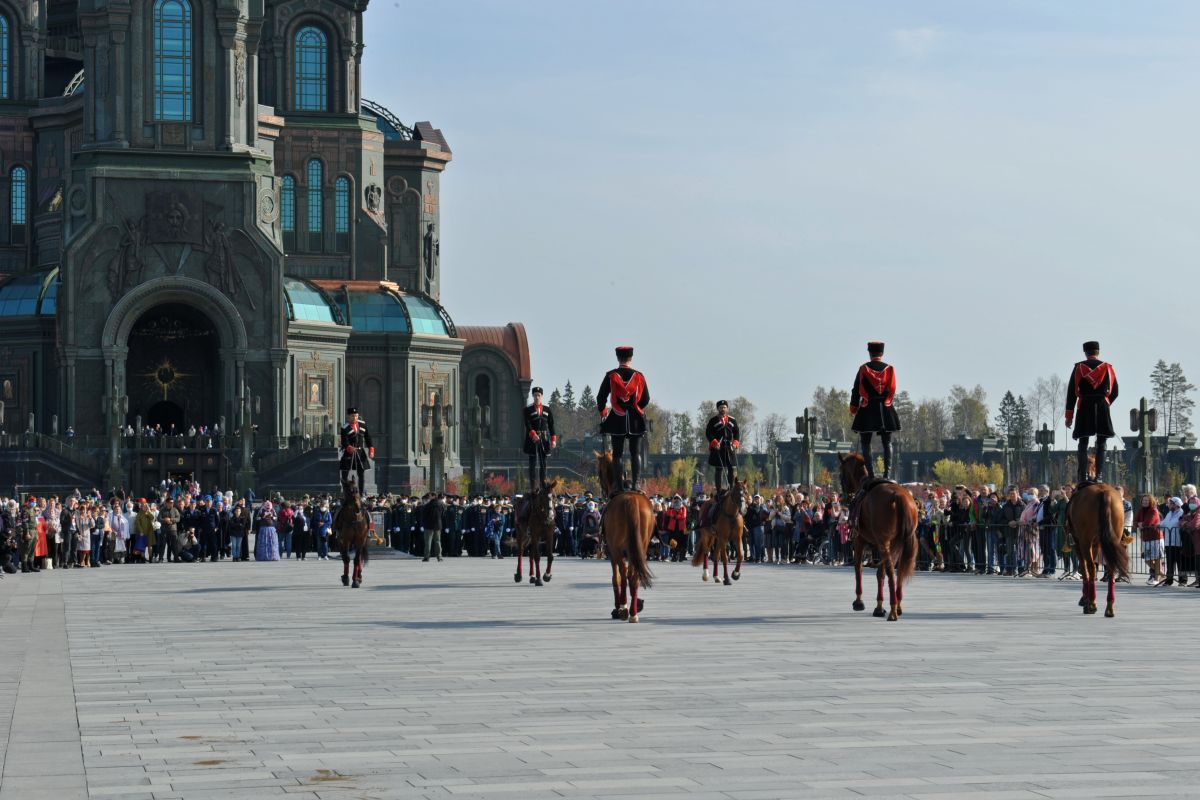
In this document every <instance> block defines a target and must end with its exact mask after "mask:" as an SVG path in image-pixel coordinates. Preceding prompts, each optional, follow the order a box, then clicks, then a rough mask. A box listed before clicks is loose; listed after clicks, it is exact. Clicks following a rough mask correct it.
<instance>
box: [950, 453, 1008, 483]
mask: <svg viewBox="0 0 1200 800" xmlns="http://www.w3.org/2000/svg"><path fill="white" fill-rule="evenodd" d="M933 474H934V476H935V477H936V478H937V480H938V483H940V484H942V485H943V486H959V485H962V486H969V487H978V486H983V485H985V484H989V483H990V484H995V485H996V486H999V485H1000V484H1002V483H1003V482H1004V467H1002V466H1000V465H999V464H966V463H963V462H962V461H958V460H956V459H952V458H943V459H941V460H940V461H938V462H937V463H935V464H934V465H933Z"/></svg>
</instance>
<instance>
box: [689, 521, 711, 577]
mask: <svg viewBox="0 0 1200 800" xmlns="http://www.w3.org/2000/svg"><path fill="white" fill-rule="evenodd" d="M710 549H712V528H699V529H697V530H696V552H694V553H692V566H693V567H698V566H700V565H701V564H702V563H704V560H705V559H707V558H708V551H709V550H710Z"/></svg>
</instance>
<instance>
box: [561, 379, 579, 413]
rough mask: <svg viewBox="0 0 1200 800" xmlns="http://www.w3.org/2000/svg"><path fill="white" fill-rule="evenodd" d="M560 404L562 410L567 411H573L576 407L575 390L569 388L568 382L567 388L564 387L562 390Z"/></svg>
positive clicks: (568, 382) (568, 383) (569, 383)
mask: <svg viewBox="0 0 1200 800" xmlns="http://www.w3.org/2000/svg"><path fill="white" fill-rule="evenodd" d="M562 404H563V408H565V409H567V410H568V411H574V410H575V408H576V406H575V390H574V389H572V388H571V382H570V381H567V386H566V388H564V389H563V393H562Z"/></svg>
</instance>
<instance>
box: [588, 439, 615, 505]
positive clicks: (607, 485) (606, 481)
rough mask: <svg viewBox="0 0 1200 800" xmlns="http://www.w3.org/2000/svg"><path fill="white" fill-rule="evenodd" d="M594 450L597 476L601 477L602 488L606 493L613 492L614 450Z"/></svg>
mask: <svg viewBox="0 0 1200 800" xmlns="http://www.w3.org/2000/svg"><path fill="white" fill-rule="evenodd" d="M593 452H595V453H596V476H597V477H598V478H599V479H600V488H601V489H602V490H603V491H604V493H605V494H606V495H607V494H612V480H613V474H612V464H613V454H612V450H605V451H604V452H599V451H593Z"/></svg>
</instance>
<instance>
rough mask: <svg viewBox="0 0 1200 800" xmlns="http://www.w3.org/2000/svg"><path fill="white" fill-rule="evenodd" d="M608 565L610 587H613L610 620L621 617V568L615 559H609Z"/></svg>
mask: <svg viewBox="0 0 1200 800" xmlns="http://www.w3.org/2000/svg"><path fill="white" fill-rule="evenodd" d="M609 563H610V564H611V565H612V585H613V610H612V618H613V619H620V617H621V572H620V569H621V566H620V562H618V561H617V560H616V558H610V560H609Z"/></svg>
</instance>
